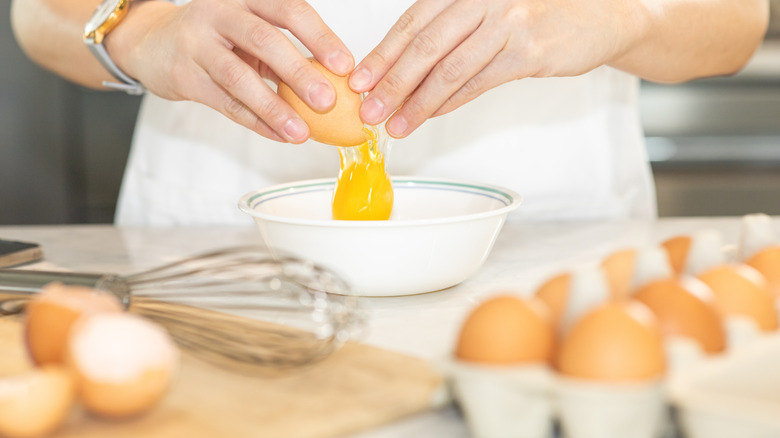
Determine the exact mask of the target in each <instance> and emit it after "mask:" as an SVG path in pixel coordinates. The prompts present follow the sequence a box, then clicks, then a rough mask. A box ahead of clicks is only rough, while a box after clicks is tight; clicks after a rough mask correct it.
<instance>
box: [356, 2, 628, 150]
mask: <svg viewBox="0 0 780 438" xmlns="http://www.w3.org/2000/svg"><path fill="white" fill-rule="evenodd" d="M635 3H637V2H625V1H622V0H590V1H583V0H493V1H484V0H419V1H417V2H416V3H415V4H414V5H413V6H412V7H411V8H409V10H407V11H406V13H404V15H403V16H402V17H401V18H400V19H399V20H398V21H397V22H396V24H395V25H394V26H393V27H392V28H391V30H390V31H389V32H388V34H387V35H386V36H385V38H384V39H383V40H382V42H381V43H380V44H379V45H378V46H377V47H376V48H375V49H374V50H373V51H372V52H371V53H370V54H369V55H368V56H367V57H366V58H365V59H364V60H363V61H362V62H361V63H360V64H359V65H358V66H357V67H356V68H355V70H354V71H353V72H352V74H351V76H350V82H349V83H350V87H352V89H353V90H355V91H357V92H366V91H370V92H369V94H368V95H367V96H366V99H365V100H364V101H363V104H362V106H361V110H360V116H361V118H362V119H363V121H364V122H365V123H368V124H372V125H376V124H379V123H381V122H382V121H384V120H386V119H387V118H388V116H390V115H391V114H393V111H396V109H397V111H396V112H395V114H393V116H392V117H391V118H390V119H389V120H388V121H387V124H386V129H387V131H388V133H389V134H390V135H391V136H393V137H404V136H407V135H409V134H410V133H411V132H412V131H413V130H414V129H416V128H417V127H419V126H420V125H421V124H422V123H423V122H424V121H425V120H426V119H428V118H430V117H435V116H438V115H442V114H445V113H447V112H449V111H452V110H453V109H455V108H458V107H459V106H461V105H463V104H464V103H466V102H469V101H471V100H473V99H474V98H476V97H477V96H479V95H481V94H482V93H484V92H485V91H487V90H489V89H491V88H493V87H496V86H498V85H500V84H503V83H505V82H508V81H511V80H515V79H521V78H526V77H548V76H572V75H578V74H582V73H585V72H588V71H590V70H592V69H593V68H595V67H598V66H599V65H601V64H604V63H606V62H607V61H609V60H610V59H613V58H614V57H616V56H618V55H620V54H621V52H622V51H624V50H625V48H626V47H627V45H628V44H629V43H630V41H631V39H632V38H637V37H638V35H639V33H640V32H641V31H642V29H641V26H640V23H641V21H640V20H639V18H640V15H639V12H637V11H635V10H634V9H635V8H637V6H636V5H634V4H635ZM632 8H634V9H632ZM399 106H400V108H398V107H399Z"/></svg>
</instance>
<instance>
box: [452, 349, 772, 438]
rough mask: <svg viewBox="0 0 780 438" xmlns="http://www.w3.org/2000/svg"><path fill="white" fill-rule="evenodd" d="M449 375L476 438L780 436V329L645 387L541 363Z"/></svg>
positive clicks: (462, 366) (458, 365)
mask: <svg viewBox="0 0 780 438" xmlns="http://www.w3.org/2000/svg"><path fill="white" fill-rule="evenodd" d="M447 373H448V375H449V376H450V382H451V388H452V392H453V396H454V397H455V399H456V400H457V401H458V404H459V405H460V406H461V409H462V411H463V414H464V417H465V419H466V421H467V422H468V424H469V428H470V430H471V432H472V435H473V436H474V437H475V438H514V437H522V438H549V437H553V436H560V437H562V438H683V437H684V438H734V437H740V438H778V437H780V333H776V334H771V335H763V336H761V337H757V338H755V339H753V340H752V341H751V342H749V343H745V344H744V345H741V346H740V347H739V348H737V349H734V350H731V351H730V352H729V353H725V354H722V355H719V356H716V357H707V358H704V359H700V360H698V361H696V362H695V363H690V364H688V365H687V366H685V367H679V368H678V369H676V370H675V371H672V372H670V373H669V375H668V376H667V378H666V379H665V381H660V382H650V383H646V384H638V385H609V384H600V383H594V382H578V381H573V380H571V379H565V378H563V377H561V376H557V375H555V374H554V373H553V372H551V371H549V370H547V369H546V368H542V367H534V366H528V367H522V366H520V367H493V366H481V365H474V364H467V363H463V362H452V363H450V364H448V369H447ZM670 408H671V409H670ZM556 425H557V426H558V427H556Z"/></svg>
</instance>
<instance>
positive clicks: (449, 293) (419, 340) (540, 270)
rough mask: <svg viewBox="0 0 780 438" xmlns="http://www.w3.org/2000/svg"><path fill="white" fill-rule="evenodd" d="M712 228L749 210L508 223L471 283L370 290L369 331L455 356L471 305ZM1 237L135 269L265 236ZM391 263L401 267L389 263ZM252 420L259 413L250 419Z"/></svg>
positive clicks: (432, 421)
mask: <svg viewBox="0 0 780 438" xmlns="http://www.w3.org/2000/svg"><path fill="white" fill-rule="evenodd" d="M702 228H713V229H717V230H720V231H721V232H722V233H723V235H724V237H725V239H726V242H728V243H731V244H735V243H736V241H737V238H738V234H739V218H690V219H687V218H680V219H661V220H659V221H657V222H585V223H575V222H567V223H544V224H521V223H513V222H511V221H510V222H508V223H507V224H506V225H505V227H504V229H503V230H502V232H501V234H500V236H499V238H498V240H497V242H496V245H495V247H494V248H493V251H492V252H491V254H490V256H489V257H488V259H487V261H486V263H485V265H484V266H483V267H482V268H481V269H480V270H479V271H478V272H477V274H476V275H474V276H473V277H472V278H470V279H469V280H467V281H465V282H464V283H462V284H460V285H458V286H456V287H453V288H450V289H447V290H444V291H439V292H433V293H428V294H422V295H416V296H408V297H392V298H364V299H362V306H363V308H364V309H366V311H367V313H368V319H369V323H368V330H367V332H366V334H365V335H364V337H363V339H362V341H363V342H365V343H368V344H371V345H374V346H378V347H382V348H386V349H390V350H396V351H399V352H403V353H407V354H410V355H413V356H417V357H421V358H424V359H427V360H430V361H433V362H437V361H441V360H443V359H446V358H447V357H448V355H449V353H450V351H451V349H452V347H453V345H454V342H455V338H456V336H457V332H458V329H459V327H460V323H461V321H462V319H463V318H464V317H465V315H466V313H467V312H468V311H469V310H470V309H472V308H473V306H474V305H475V304H476V303H478V302H479V301H480V300H482V299H483V298H485V297H487V296H490V295H491V294H493V293H496V292H499V291H512V292H515V293H518V294H530V293H532V292H533V291H534V290H535V288H536V287H537V286H538V285H540V284H541V282H543V281H544V280H546V279H547V278H549V277H550V276H552V275H554V274H557V273H560V272H562V271H563V270H568V269H571V268H573V267H576V266H577V265H578V264H582V263H589V262H595V261H598V260H600V259H601V258H603V257H604V256H606V255H607V254H609V253H611V252H612V251H614V250H617V249H621V248H625V247H638V246H642V245H647V244H655V243H658V242H660V241H662V240H664V239H666V238H668V237H671V236H673V235H677V234H683V233H690V232H693V231H695V230H699V229H702ZM0 238H3V239H12V240H24V241H32V242H38V243H40V244H41V245H42V247H43V250H44V253H45V259H46V262H48V263H51V264H53V265H56V266H59V267H62V268H66V269H71V270H79V271H91V272H113V273H118V274H128V273H132V272H135V271H139V270H143V269H146V268H150V267H154V266H156V265H159V264H161V263H164V262H168V261H172V260H175V259H177V258H180V257H183V256H187V255H191V254H194V253H198V252H201V251H205V250H209V249H214V248H217V247H224V246H231V245H237V244H255V243H256V244H260V243H261V238H260V235H259V233H258V232H257V231H256V229H255V228H254V227H253V226H247V227H232V228H225V227H222V228H220V227H213V228H172V229H146V228H117V227H113V226H108V225H77V226H72V225H71V226H4V227H0ZM388 269H391V268H388ZM247 421H251V420H250V419H247ZM408 436H447V437H452V438H457V437H467V436H469V434H468V431H467V429H466V426H465V424H464V422H463V420H462V418H461V417H460V415H459V413H458V412H457V411H456V409H455V408H452V407H445V408H442V409H440V410H438V411H433V412H431V413H427V414H424V415H420V416H417V417H415V418H411V419H407V420H403V421H400V422H398V423H394V424H391V425H388V426H384V427H380V428H377V429H373V430H370V431H367V432H364V433H361V434H359V435H357V436H355V438H358V437H359V438H390V437H408Z"/></svg>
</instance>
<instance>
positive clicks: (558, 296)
mask: <svg viewBox="0 0 780 438" xmlns="http://www.w3.org/2000/svg"><path fill="white" fill-rule="evenodd" d="M570 289H571V274H570V273H568V272H564V273H563V274H559V275H556V276H554V277H552V278H550V279H549V280H547V281H546V282H544V283H543V284H542V285H541V286H540V287H539V288H538V289H537V290H536V294H535V297H536V298H538V299H539V300H541V301H542V302H544V303H545V304H546V305H547V308H548V309H550V318H551V321H552V323H553V326H554V327H556V326H557V325H558V324H559V322H560V320H561V318H562V317H563V314H564V313H565V312H566V303H567V302H568V299H569V290H570Z"/></svg>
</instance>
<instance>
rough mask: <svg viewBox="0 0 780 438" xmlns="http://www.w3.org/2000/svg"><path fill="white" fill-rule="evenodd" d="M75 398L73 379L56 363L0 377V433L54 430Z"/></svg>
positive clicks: (15, 437) (17, 435)
mask: <svg viewBox="0 0 780 438" xmlns="http://www.w3.org/2000/svg"><path fill="white" fill-rule="evenodd" d="M74 398H75V386H74V383H73V378H72V376H71V375H70V373H69V372H68V370H67V369H66V368H64V367H62V366H58V365H44V366H42V367H41V368H36V369H33V370H31V371H28V372H26V373H24V374H19V375H16V376H12V377H6V378H2V379H0V436H3V437H12V438H24V437H37V436H43V435H48V434H51V433H52V432H54V431H55V430H56V429H58V428H59V427H60V426H61V425H62V423H63V422H64V420H65V418H66V417H67V415H68V412H69V410H70V407H71V406H72V405H73V401H74Z"/></svg>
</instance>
